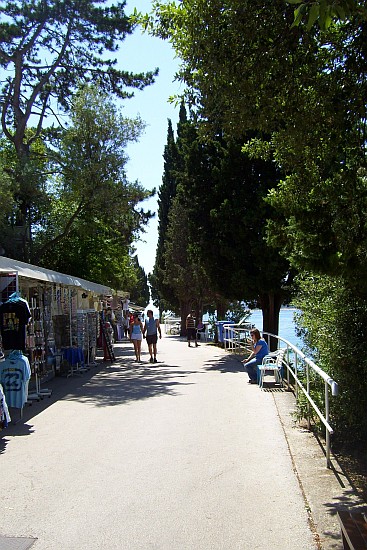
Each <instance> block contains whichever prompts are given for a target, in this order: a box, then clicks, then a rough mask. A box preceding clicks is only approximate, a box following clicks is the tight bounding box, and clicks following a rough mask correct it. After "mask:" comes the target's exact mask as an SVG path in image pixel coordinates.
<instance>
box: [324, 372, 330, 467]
mask: <svg viewBox="0 0 367 550" xmlns="http://www.w3.org/2000/svg"><path fill="white" fill-rule="evenodd" d="M325 419H326V422H327V423H328V424H329V391H328V384H327V382H326V381H325ZM330 465H331V464H330V433H329V430H328V429H327V428H326V467H327V468H330Z"/></svg>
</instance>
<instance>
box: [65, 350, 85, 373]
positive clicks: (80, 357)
mask: <svg viewBox="0 0 367 550" xmlns="http://www.w3.org/2000/svg"><path fill="white" fill-rule="evenodd" d="M61 352H62V356H63V358H64V359H65V361H67V362H68V363H69V365H70V370H69V372H68V375H67V377H68V378H69V376H80V375H81V374H82V372H83V370H84V352H83V350H82V348H77V347H68V348H63V349H62V350H61Z"/></svg>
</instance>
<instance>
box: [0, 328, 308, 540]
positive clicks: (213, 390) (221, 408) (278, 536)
mask: <svg viewBox="0 0 367 550" xmlns="http://www.w3.org/2000/svg"><path fill="white" fill-rule="evenodd" d="M146 348H147V346H146V342H145V341H144V342H143V350H144V353H143V355H142V359H143V360H144V362H143V363H141V364H137V363H135V361H134V360H133V352H132V345H131V344H130V343H128V342H123V343H121V344H117V345H116V346H115V351H116V355H117V361H116V363H114V364H113V365H111V364H101V363H100V364H99V366H97V367H95V368H93V369H92V370H91V371H90V372H88V373H86V374H84V375H83V376H82V377H80V378H76V377H74V378H72V379H68V380H66V379H60V378H56V379H54V380H53V381H51V382H50V383H48V384H47V386H48V387H53V388H54V393H53V396H52V397H51V399H49V400H48V399H45V400H43V401H42V404H40V405H38V404H36V405H32V406H31V407H26V408H25V410H24V415H23V421H22V422H20V423H18V424H17V425H16V426H10V427H9V428H8V429H7V430H4V431H3V432H2V434H1V435H2V438H1V439H0V452H1V456H0V472H1V476H0V484H1V501H2V502H1V514H0V549H1V550H3V548H6V549H7V548H8V547H7V546H6V539H5V538H4V537H13V538H14V546H9V548H12V549H13V548H14V549H18V548H19V549H20V548H27V547H29V546H27V545H26V543H27V540H26V539H22V537H28V538H29V541H32V538H34V539H36V540H35V541H34V542H33V544H32V546H31V548H32V550H97V549H98V550H113V549H116V550H140V549H142V550H150V549H156V550H247V549H248V550H250V549H251V550H255V549H257V550H270V549H271V550H277V549H279V550H312V549H315V548H317V546H316V543H315V541H314V536H313V534H312V532H311V529H310V527H309V521H308V520H309V518H308V512H307V507H306V504H305V501H304V498H303V494H302V491H301V489H300V486H299V483H298V479H297V476H296V474H295V472H294V468H293V464H292V460H291V456H290V453H289V449H288V444H287V441H286V438H285V436H284V431H283V427H282V424H281V422H280V419H279V416H278V412H277V407H276V403H275V400H274V398H273V394H272V393H270V392H263V391H261V390H260V389H259V388H258V387H257V386H256V385H249V384H247V376H246V375H245V373H244V372H243V369H242V367H241V364H240V362H239V361H238V359H236V358H234V357H231V356H230V355H227V354H226V353H225V352H224V351H223V350H221V349H219V348H217V347H215V346H212V345H206V344H202V345H201V346H200V347H199V348H196V349H195V348H188V346H187V344H186V343H185V342H184V341H183V340H180V339H179V338H177V337H164V338H163V339H162V340H161V341H160V342H159V343H158V348H159V355H158V359H159V361H160V362H159V363H157V364H154V365H152V364H150V363H149V362H148V353H147V351H146ZM37 407H38V409H39V410H38V409H37ZM17 537H19V538H17ZM15 539H16V540H15ZM1 540H2V541H3V543H2V544H3V545H1ZM4 541H5V542H4ZM22 541H23V543H24V546H21V543H22ZM8 542H9V544H10V542H11V539H9V540H8ZM16 544H18V546H16Z"/></svg>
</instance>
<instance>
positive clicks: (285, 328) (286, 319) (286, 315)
mask: <svg viewBox="0 0 367 550" xmlns="http://www.w3.org/2000/svg"><path fill="white" fill-rule="evenodd" d="M296 312H297V309H295V308H291V307H284V308H282V309H281V310H280V314H279V334H278V336H280V337H281V338H284V340H288V342H290V343H291V344H293V345H294V346H297V348H302V340H301V339H300V338H298V337H297V335H296V324H295V322H294V314H295V313H296ZM248 322H249V323H252V324H253V325H255V327H256V328H258V329H259V331H260V332H261V331H262V329H263V315H262V311H261V309H253V310H252V311H251V315H250V317H249V318H248Z"/></svg>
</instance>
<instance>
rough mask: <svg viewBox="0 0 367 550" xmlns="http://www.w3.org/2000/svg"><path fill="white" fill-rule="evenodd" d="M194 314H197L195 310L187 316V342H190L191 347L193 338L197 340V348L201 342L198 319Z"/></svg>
mask: <svg viewBox="0 0 367 550" xmlns="http://www.w3.org/2000/svg"><path fill="white" fill-rule="evenodd" d="M194 315H195V312H194V311H192V312H191V313H189V314H188V316H187V317H186V333H187V343H188V346H189V348H191V340H194V341H195V347H196V348H197V347H198V346H199V344H198V342H197V335H196V319H195V317H194Z"/></svg>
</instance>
